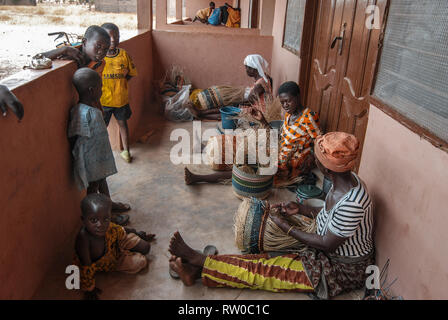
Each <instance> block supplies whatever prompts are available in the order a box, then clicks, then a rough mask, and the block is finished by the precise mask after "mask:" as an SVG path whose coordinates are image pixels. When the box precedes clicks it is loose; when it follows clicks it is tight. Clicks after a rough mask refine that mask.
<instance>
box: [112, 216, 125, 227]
mask: <svg viewBox="0 0 448 320" xmlns="http://www.w3.org/2000/svg"><path fill="white" fill-rule="evenodd" d="M111 221H112V222H113V223H115V224H118V225H120V226H125V225H127V224H128V222H129V216H128V215H127V214H113V215H112V217H111Z"/></svg>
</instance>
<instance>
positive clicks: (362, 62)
mask: <svg viewBox="0 0 448 320" xmlns="http://www.w3.org/2000/svg"><path fill="white" fill-rule="evenodd" d="M386 7H387V0H318V5H317V8H316V10H315V16H314V19H315V22H316V23H315V24H314V31H312V32H313V37H312V38H311V39H314V40H313V45H312V48H310V52H312V53H311V54H310V55H309V57H310V58H309V59H307V61H303V63H305V64H307V65H305V68H304V66H303V65H302V70H310V76H309V77H308V84H307V86H306V87H307V92H306V94H305V97H306V101H305V102H306V105H308V106H310V107H311V108H312V109H313V110H314V111H317V112H319V114H320V126H321V129H322V130H323V131H324V132H331V131H344V132H348V133H351V134H354V135H355V136H356V137H357V138H358V139H359V141H360V143H361V147H362V144H363V143H364V137H365V133H366V129H367V120H368V111H369V99H368V97H369V95H370V92H371V89H372V83H373V79H374V74H375V70H376V62H377V57H378V52H379V44H380V38H381V32H382V29H383V21H382V20H384V19H383V18H384V13H385V11H386ZM375 14H376V16H375ZM375 17H376V19H377V20H378V18H380V20H381V21H380V22H379V21H374V20H372V19H374V18H375ZM378 25H379V26H380V27H378ZM357 167H359V162H358V166H357Z"/></svg>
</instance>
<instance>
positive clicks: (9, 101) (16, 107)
mask: <svg viewBox="0 0 448 320" xmlns="http://www.w3.org/2000/svg"><path fill="white" fill-rule="evenodd" d="M7 108H9V109H11V111H12V112H13V113H14V114H15V115H16V117H17V118H18V119H19V120H21V119H22V118H23V113H24V111H23V105H22V103H21V102H20V101H19V99H17V97H16V96H15V95H14V94H13V93H12V92H11V91H9V89H8V88H7V87H5V86H2V85H0V110H1V112H2V114H3V116H4V117H6V115H7V113H8V109H7Z"/></svg>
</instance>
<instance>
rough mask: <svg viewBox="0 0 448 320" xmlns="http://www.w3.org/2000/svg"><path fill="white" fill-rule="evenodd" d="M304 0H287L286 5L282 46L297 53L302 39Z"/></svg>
mask: <svg viewBox="0 0 448 320" xmlns="http://www.w3.org/2000/svg"><path fill="white" fill-rule="evenodd" d="M305 5H306V0H288V4H287V7H286V19H285V28H284V33H283V47H284V48H286V49H288V50H290V51H292V52H294V53H295V54H298V53H299V51H300V43H301V41H302V29H303V20H304V16H305Z"/></svg>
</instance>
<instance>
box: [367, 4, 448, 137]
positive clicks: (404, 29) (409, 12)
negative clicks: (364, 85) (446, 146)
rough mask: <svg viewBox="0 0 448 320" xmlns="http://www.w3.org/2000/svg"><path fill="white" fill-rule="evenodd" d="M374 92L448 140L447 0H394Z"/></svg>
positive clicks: (388, 103) (389, 104)
mask: <svg viewBox="0 0 448 320" xmlns="http://www.w3.org/2000/svg"><path fill="white" fill-rule="evenodd" d="M374 96H375V97H378V98H379V99H380V100H381V101H383V102H384V103H385V104H387V105H388V106H390V107H391V108H392V109H394V110H395V111H396V112H398V113H399V114H401V115H403V116H404V117H406V118H407V119H409V120H411V121H412V122H414V123H416V124H417V125H419V126H420V127H421V128H423V129H425V130H426V131H428V132H430V133H431V134H433V135H434V136H436V137H438V138H439V139H441V140H443V141H445V142H448V5H447V2H446V0H419V1H413V0H394V1H391V6H390V9H389V17H388V21H387V27H386V32H385V38H384V46H383V52H382V56H381V61H380V64H379V69H378V75H377V81H376V85H375V90H374Z"/></svg>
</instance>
